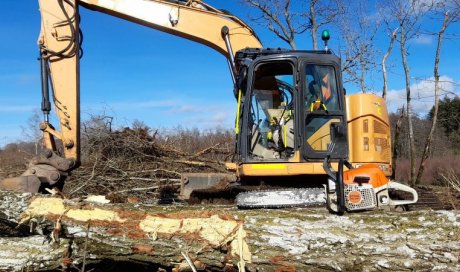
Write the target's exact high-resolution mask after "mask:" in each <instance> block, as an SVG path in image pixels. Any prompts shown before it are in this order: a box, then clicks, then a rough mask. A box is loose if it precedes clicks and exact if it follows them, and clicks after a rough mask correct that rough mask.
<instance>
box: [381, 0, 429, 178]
mask: <svg viewBox="0 0 460 272" xmlns="http://www.w3.org/2000/svg"><path fill="white" fill-rule="evenodd" d="M385 6H386V7H387V12H389V14H392V16H393V18H394V21H395V23H396V24H397V25H398V27H399V31H398V33H399V39H398V38H397V39H398V42H399V45H400V52H401V61H402V65H403V68H404V75H405V83H406V84H405V85H406V87H405V88H406V105H407V118H408V132H409V135H408V137H409V160H410V184H411V185H415V181H416V176H415V167H416V165H415V164H416V163H415V161H416V153H415V151H416V150H415V144H414V130H413V122H412V119H413V112H412V101H411V100H412V96H411V86H410V85H411V80H410V68H409V65H408V62H407V55H408V53H407V43H408V41H409V40H410V39H412V38H414V37H415V36H416V35H417V34H418V31H419V28H420V21H421V18H422V17H423V15H424V14H425V13H426V12H427V11H428V10H429V9H430V8H431V7H430V5H428V4H427V3H426V1H423V0H410V1H407V0H389V1H388V2H387V3H385Z"/></svg>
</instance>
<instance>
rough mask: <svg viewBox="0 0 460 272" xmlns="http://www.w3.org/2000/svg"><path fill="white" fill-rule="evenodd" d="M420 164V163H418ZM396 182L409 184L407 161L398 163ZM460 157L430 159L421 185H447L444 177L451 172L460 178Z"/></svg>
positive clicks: (449, 156) (447, 156)
mask: <svg viewBox="0 0 460 272" xmlns="http://www.w3.org/2000/svg"><path fill="white" fill-rule="evenodd" d="M417 163H419V162H417ZM397 164H398V167H397V168H396V169H397V170H396V180H398V181H404V182H407V181H408V179H409V162H408V160H407V159H399V160H398V161H397ZM459 165H460V156H459V155H446V156H443V157H441V156H436V157H432V158H429V159H428V160H427V163H426V168H425V171H424V173H423V176H422V179H421V184H423V185H443V186H444V185H446V182H445V179H444V178H443V175H445V174H446V173H447V172H449V171H451V172H452V173H454V175H456V176H460V168H459V167H458V166H459Z"/></svg>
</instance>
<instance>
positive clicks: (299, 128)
mask: <svg viewBox="0 0 460 272" xmlns="http://www.w3.org/2000/svg"><path fill="white" fill-rule="evenodd" d="M39 4H40V13H41V19H42V20H41V32H40V36H39V39H38V45H39V48H40V61H41V80H42V97H43V100H42V111H43V112H44V113H45V116H46V117H45V120H44V122H43V123H41V124H40V129H41V130H42V131H43V135H44V146H45V152H43V154H40V155H39V156H37V157H35V158H34V159H32V161H31V162H30V164H29V167H28V169H27V170H26V171H25V172H24V173H23V174H22V175H21V176H20V177H15V178H9V179H5V180H2V181H0V188H3V189H9V190H16V191H24V192H40V191H42V190H43V189H44V188H46V187H53V186H63V184H64V181H65V179H66V177H67V176H68V175H69V173H70V172H71V171H72V170H74V169H76V168H78V167H79V165H80V99H79V97H80V84H79V81H80V80H79V74H80V73H79V59H80V46H81V42H82V38H81V37H82V34H81V31H80V28H79V23H80V16H79V8H80V7H85V8H87V9H90V10H95V11H99V12H102V13H105V14H108V15H111V16H115V17H119V18H123V19H125V20H128V21H131V22H134V23H137V24H141V25H145V26H147V27H150V28H153V29H156V30H159V31H163V32H166V33H170V34H172V35H176V36H180V37H183V38H185V39H189V40H193V41H196V42H198V43H201V44H204V45H207V46H209V47H211V48H212V49H214V50H217V51H218V52H220V53H222V54H223V55H224V56H225V57H226V59H227V62H228V65H229V68H230V75H231V77H232V80H233V83H234V90H233V92H234V94H235V97H236V101H237V110H236V121H235V123H236V126H235V129H236V148H235V154H234V157H233V159H232V161H231V162H228V163H227V168H228V169H229V171H230V172H231V174H229V175H221V174H212V173H211V174H195V175H194V174H190V175H184V177H183V179H182V181H183V184H182V190H181V194H182V196H183V197H184V198H185V199H187V198H188V197H190V195H191V194H193V192H194V191H199V190H203V189H206V188H210V187H213V186H214V185H216V183H221V182H222V181H224V180H225V181H227V182H228V183H229V184H233V185H230V186H247V185H261V184H264V185H265V184H269V185H273V184H275V185H281V186H283V187H285V188H284V189H282V190H279V189H273V190H265V191H248V192H243V193H241V194H240V195H238V197H237V199H236V200H237V205H238V206H239V207H242V208H257V207H284V206H296V205H310V204H317V203H321V202H325V203H326V204H327V206H328V208H329V209H330V210H331V211H333V212H337V213H343V212H344V211H355V210H363V209H373V208H377V207H388V206H400V205H407V204H411V203H414V202H416V201H417V193H416V192H415V190H413V189H411V188H410V187H407V186H405V185H402V184H399V183H396V182H394V181H390V180H389V179H388V178H387V177H388V176H390V175H391V169H392V167H391V135H390V127H389V120H388V113H387V108H386V105H385V101H384V100H383V99H382V98H380V97H377V96H375V95H371V94H355V95H349V96H346V95H345V91H344V88H343V86H342V74H341V66H340V59H339V58H338V57H337V56H336V55H334V54H333V53H332V52H331V51H330V50H329V49H327V41H328V40H329V33H328V32H327V31H325V32H323V37H322V38H323V40H324V41H325V43H326V49H324V50H316V51H300V50H296V51H295V50H287V49H279V48H278V49H270V48H263V47H262V44H261V42H260V40H259V39H258V37H257V35H256V34H255V33H254V31H253V30H252V29H251V28H250V27H249V26H248V25H247V24H246V23H244V22H243V21H242V20H240V19H239V18H237V17H235V16H233V15H231V14H230V13H229V12H227V11H224V10H219V9H216V8H214V7H212V6H210V5H208V4H206V3H205V2H202V1H200V0H174V1H173V0H170V1H168V0H39ZM52 104H53V105H54V111H55V112H56V114H57V116H58V120H59V127H60V128H56V127H54V126H53V125H52V124H51V123H50V121H49V118H48V115H49V113H50V112H51V105H52ZM57 142H59V143H60V144H62V150H63V151H62V154H60V153H58V152H57V147H56V143H57ZM345 167H347V168H349V170H346V171H344V168H345ZM321 186H324V188H322V187H321ZM392 190H399V191H404V192H407V193H409V194H410V195H412V197H411V198H410V199H408V200H396V199H392V198H391V195H390V191H392Z"/></svg>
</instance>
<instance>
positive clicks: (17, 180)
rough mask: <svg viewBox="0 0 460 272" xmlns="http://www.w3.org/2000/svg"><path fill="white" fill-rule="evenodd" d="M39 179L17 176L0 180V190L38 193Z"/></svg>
mask: <svg viewBox="0 0 460 272" xmlns="http://www.w3.org/2000/svg"><path fill="white" fill-rule="evenodd" d="M40 185H41V182H40V179H39V178H38V177H37V176H33V175H32V176H19V177H14V178H7V179H4V180H0V190H8V191H16V192H27V193H38V190H39V189H40Z"/></svg>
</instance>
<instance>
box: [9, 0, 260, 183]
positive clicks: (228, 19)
mask: <svg viewBox="0 0 460 272" xmlns="http://www.w3.org/2000/svg"><path fill="white" fill-rule="evenodd" d="M39 4H40V13H41V19H42V23H41V31H40V36H39V38H38V45H39V49H40V61H41V78H42V94H43V101H42V111H43V112H44V113H45V116H46V118H45V120H44V122H43V123H41V124H40V129H41V130H42V131H43V132H44V146H45V150H46V152H44V154H41V155H39V156H37V157H36V158H34V159H33V160H32V161H31V162H30V165H29V167H28V169H27V170H26V171H25V172H24V173H23V174H22V175H21V176H20V177H16V178H10V179H6V180H2V181H0V188H5V189H11V190H17V191H30V192H37V191H39V190H41V189H40V188H45V187H49V186H56V185H59V184H63V181H64V180H65V178H66V177H67V175H68V174H69V173H70V171H71V170H72V169H75V168H76V167H78V166H79V164H80V78H79V77H80V73H79V69H80V67H79V60H80V56H81V54H80V45H81V41H82V35H81V31H80V28H79V21H80V16H79V7H80V6H83V7H85V8H88V9H91V10H96V11H99V12H102V13H106V14H108V15H111V16H115V17H119V18H122V19H125V20H128V21H131V22H134V23H137V24H141V25H145V26H147V27H151V28H153V29H156V30H159V31H163V32H166V33H170V34H172V35H175V36H179V37H182V38H185V39H189V40H193V41H195V42H198V43H201V44H204V45H206V46H209V47H211V48H213V49H214V50H217V51H218V52H220V53H222V54H223V55H224V56H225V57H226V58H227V60H228V63H229V67H230V70H231V75H232V79H233V81H235V64H234V55H235V52H237V51H238V50H240V49H243V48H246V47H252V48H261V47H262V45H261V43H260V41H259V39H258V38H257V36H256V35H255V33H254V31H253V30H252V29H251V28H250V27H249V26H248V25H246V24H245V23H244V22H243V21H241V20H240V19H239V18H237V17H235V16H233V15H231V14H229V13H228V12H225V11H222V10H219V9H216V8H213V7H212V6H210V5H208V4H206V3H204V2H202V1H199V0H188V1H182V0H177V1H172V0H171V1H160V0H39ZM51 105H54V110H55V112H56V114H57V116H58V120H59V129H57V128H55V127H54V126H53V125H52V124H51V123H50V122H49V118H48V114H49V113H50V111H51ZM56 143H60V144H62V147H63V149H62V154H58V151H57V148H56ZM55 184H56V185H55Z"/></svg>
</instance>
